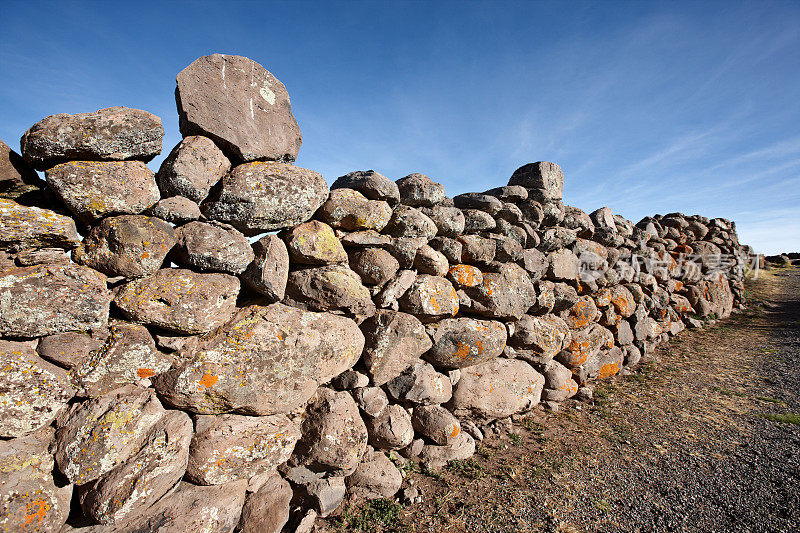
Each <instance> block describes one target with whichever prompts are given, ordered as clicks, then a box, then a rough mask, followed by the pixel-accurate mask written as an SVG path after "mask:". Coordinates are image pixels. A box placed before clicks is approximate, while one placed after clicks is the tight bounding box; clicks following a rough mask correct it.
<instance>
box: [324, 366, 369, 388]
mask: <svg viewBox="0 0 800 533" xmlns="http://www.w3.org/2000/svg"><path fill="white" fill-rule="evenodd" d="M331 385H332V386H333V387H334V388H336V390H352V389H358V388H361V387H366V386H367V385H369V376H367V375H366V374H362V373H361V372H357V371H355V370H352V369H351V370H345V371H344V372H342V373H341V374H339V375H338V376H336V377H335V378H333V379H332V380H331Z"/></svg>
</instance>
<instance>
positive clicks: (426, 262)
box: [414, 244, 450, 276]
mask: <svg viewBox="0 0 800 533" xmlns="http://www.w3.org/2000/svg"><path fill="white" fill-rule="evenodd" d="M414 268H416V269H417V272H419V273H420V274H430V275H431V276H445V275H446V274H447V271H448V270H449V269H450V265H449V263H448V262H447V258H446V257H445V256H444V254H442V253H440V252H437V251H436V250H434V249H433V248H431V247H430V246H428V245H427V244H426V245H423V246H422V247H421V248H420V249H419V250H417V255H416V257H415V258H414Z"/></svg>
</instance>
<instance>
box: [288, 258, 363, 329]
mask: <svg viewBox="0 0 800 533" xmlns="http://www.w3.org/2000/svg"><path fill="white" fill-rule="evenodd" d="M286 297H287V299H288V301H289V302H291V303H292V304H293V305H297V306H301V307H305V308H307V309H310V310H314V311H335V310H341V311H345V312H347V313H350V314H352V315H361V316H372V315H374V314H375V304H374V303H373V302H372V298H371V297H370V293H369V289H367V288H366V287H365V286H364V285H362V284H361V277H360V276H359V275H358V274H356V273H355V272H353V271H352V270H350V268H349V267H348V266H346V265H327V266H322V267H314V268H305V269H302V270H296V271H294V272H290V273H289V280H288V283H287V285H286Z"/></svg>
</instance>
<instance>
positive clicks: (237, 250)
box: [175, 221, 255, 274]
mask: <svg viewBox="0 0 800 533" xmlns="http://www.w3.org/2000/svg"><path fill="white" fill-rule="evenodd" d="M175 236H176V237H177V240H178V246H177V248H176V253H175V256H176V260H177V261H179V262H180V263H182V264H184V265H186V266H190V267H194V268H197V269H199V270H212V271H213V270H216V271H219V272H227V273H229V274H241V273H242V272H244V271H245V269H246V268H247V266H248V265H249V264H250V263H251V262H252V261H253V259H254V257H255V254H254V253H253V249H252V247H251V246H250V242H249V241H248V240H247V237H245V236H244V235H242V234H241V233H239V232H238V231H236V229H235V228H234V227H233V226H230V225H228V224H221V223H219V222H214V221H211V222H189V223H188V224H186V225H184V226H181V227H180V228H178V229H177V230H176V231H175Z"/></svg>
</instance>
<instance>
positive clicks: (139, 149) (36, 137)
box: [20, 106, 164, 170]
mask: <svg viewBox="0 0 800 533" xmlns="http://www.w3.org/2000/svg"><path fill="white" fill-rule="evenodd" d="M163 137H164V128H163V127H162V126H161V119H160V118H158V117H157V116H155V115H153V114H151V113H148V112H147V111H142V110H141V109H130V108H127V107H119V106H117V107H107V108H105V109H100V110H99V111H95V112H93V113H78V114H77V115H69V114H67V113H60V114H58V115H50V116H49V117H46V118H43V119H42V120H40V121H39V122H37V123H36V124H34V125H33V126H31V127H30V128H29V129H28V131H26V132H25V135H23V136H22V140H20V146H21V148H22V156H23V157H24V158H25V160H26V161H27V162H28V163H29V164H31V165H32V166H33V167H35V168H36V169H37V170H46V169H48V168H51V167H53V166H55V165H57V164H58V163H63V162H65V161H71V160H79V161H109V160H114V161H122V160H126V159H138V160H141V161H145V162H147V161H150V160H151V159H153V157H155V156H156V155H158V154H160V153H161V140H162V138H163Z"/></svg>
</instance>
